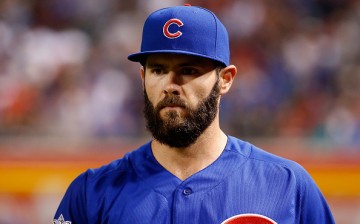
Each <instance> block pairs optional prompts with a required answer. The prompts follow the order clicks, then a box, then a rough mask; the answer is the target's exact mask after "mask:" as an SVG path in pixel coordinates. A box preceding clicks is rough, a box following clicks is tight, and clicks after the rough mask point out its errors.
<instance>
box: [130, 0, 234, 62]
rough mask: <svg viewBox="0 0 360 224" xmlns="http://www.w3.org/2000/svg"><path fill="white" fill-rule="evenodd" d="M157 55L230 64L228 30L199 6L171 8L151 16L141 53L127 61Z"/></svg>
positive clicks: (210, 13)
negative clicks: (201, 58)
mask: <svg viewBox="0 0 360 224" xmlns="http://www.w3.org/2000/svg"><path fill="white" fill-rule="evenodd" d="M155 53H173V54H187V55H194V56H200V57H204V58H208V59H212V60H215V61H218V62H220V63H221V64H223V65H225V66H228V65H229V64H230V49H229V37H228V33H227V30H226V28H225V26H224V25H223V24H222V23H221V22H220V20H219V19H218V18H217V17H216V15H215V14H214V13H213V12H211V11H210V10H208V9H205V8H201V7H197V6H189V5H185V6H175V7H169V8H164V9H160V10H157V11H155V12H153V13H152V14H150V16H149V17H148V18H147V19H146V21H145V24H144V28H143V34H142V43H141V51H140V52H138V53H135V54H131V55H129V56H128V59H129V60H130V61H134V62H143V61H144V60H145V59H146V57H147V56H148V55H150V54H155Z"/></svg>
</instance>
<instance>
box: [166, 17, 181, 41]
mask: <svg viewBox="0 0 360 224" xmlns="http://www.w3.org/2000/svg"><path fill="white" fill-rule="evenodd" d="M173 24H174V25H177V26H178V27H181V26H183V25H184V23H183V22H182V21H181V20H179V19H175V18H173V19H169V20H168V21H167V22H166V23H165V25H164V27H163V33H164V36H165V37H167V38H170V39H174V38H178V37H180V36H181V35H182V32H180V31H176V32H175V33H171V32H170V31H169V27H170V26H171V25H173Z"/></svg>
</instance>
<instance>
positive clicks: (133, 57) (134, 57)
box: [128, 50, 227, 66]
mask: <svg viewBox="0 0 360 224" xmlns="http://www.w3.org/2000/svg"><path fill="white" fill-rule="evenodd" d="M151 54H185V55H192V56H198V57H202V58H207V59H211V60H214V61H217V62H219V63H221V64H223V65H225V66H227V64H226V63H225V62H223V61H221V60H219V59H218V58H213V57H209V56H207V55H203V54H198V53H194V52H189V51H181V50H168V51H167V50H159V51H144V52H139V53H135V54H130V55H129V56H128V59H129V60H130V61H133V62H140V63H142V62H144V60H146V58H147V57H148V56H149V55H151Z"/></svg>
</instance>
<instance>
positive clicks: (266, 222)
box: [221, 214, 276, 224]
mask: <svg viewBox="0 0 360 224" xmlns="http://www.w3.org/2000/svg"><path fill="white" fill-rule="evenodd" d="M221 224H276V222H275V221H274V220H272V219H270V218H268V217H266V216H263V215H258V214H241V215H236V216H233V217H230V218H228V219H226V220H225V221H224V222H222V223H221Z"/></svg>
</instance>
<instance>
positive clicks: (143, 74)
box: [140, 66, 145, 82]
mask: <svg viewBox="0 0 360 224" xmlns="http://www.w3.org/2000/svg"><path fill="white" fill-rule="evenodd" d="M140 78H141V80H142V82H144V80H145V68H144V66H141V68H140Z"/></svg>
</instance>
